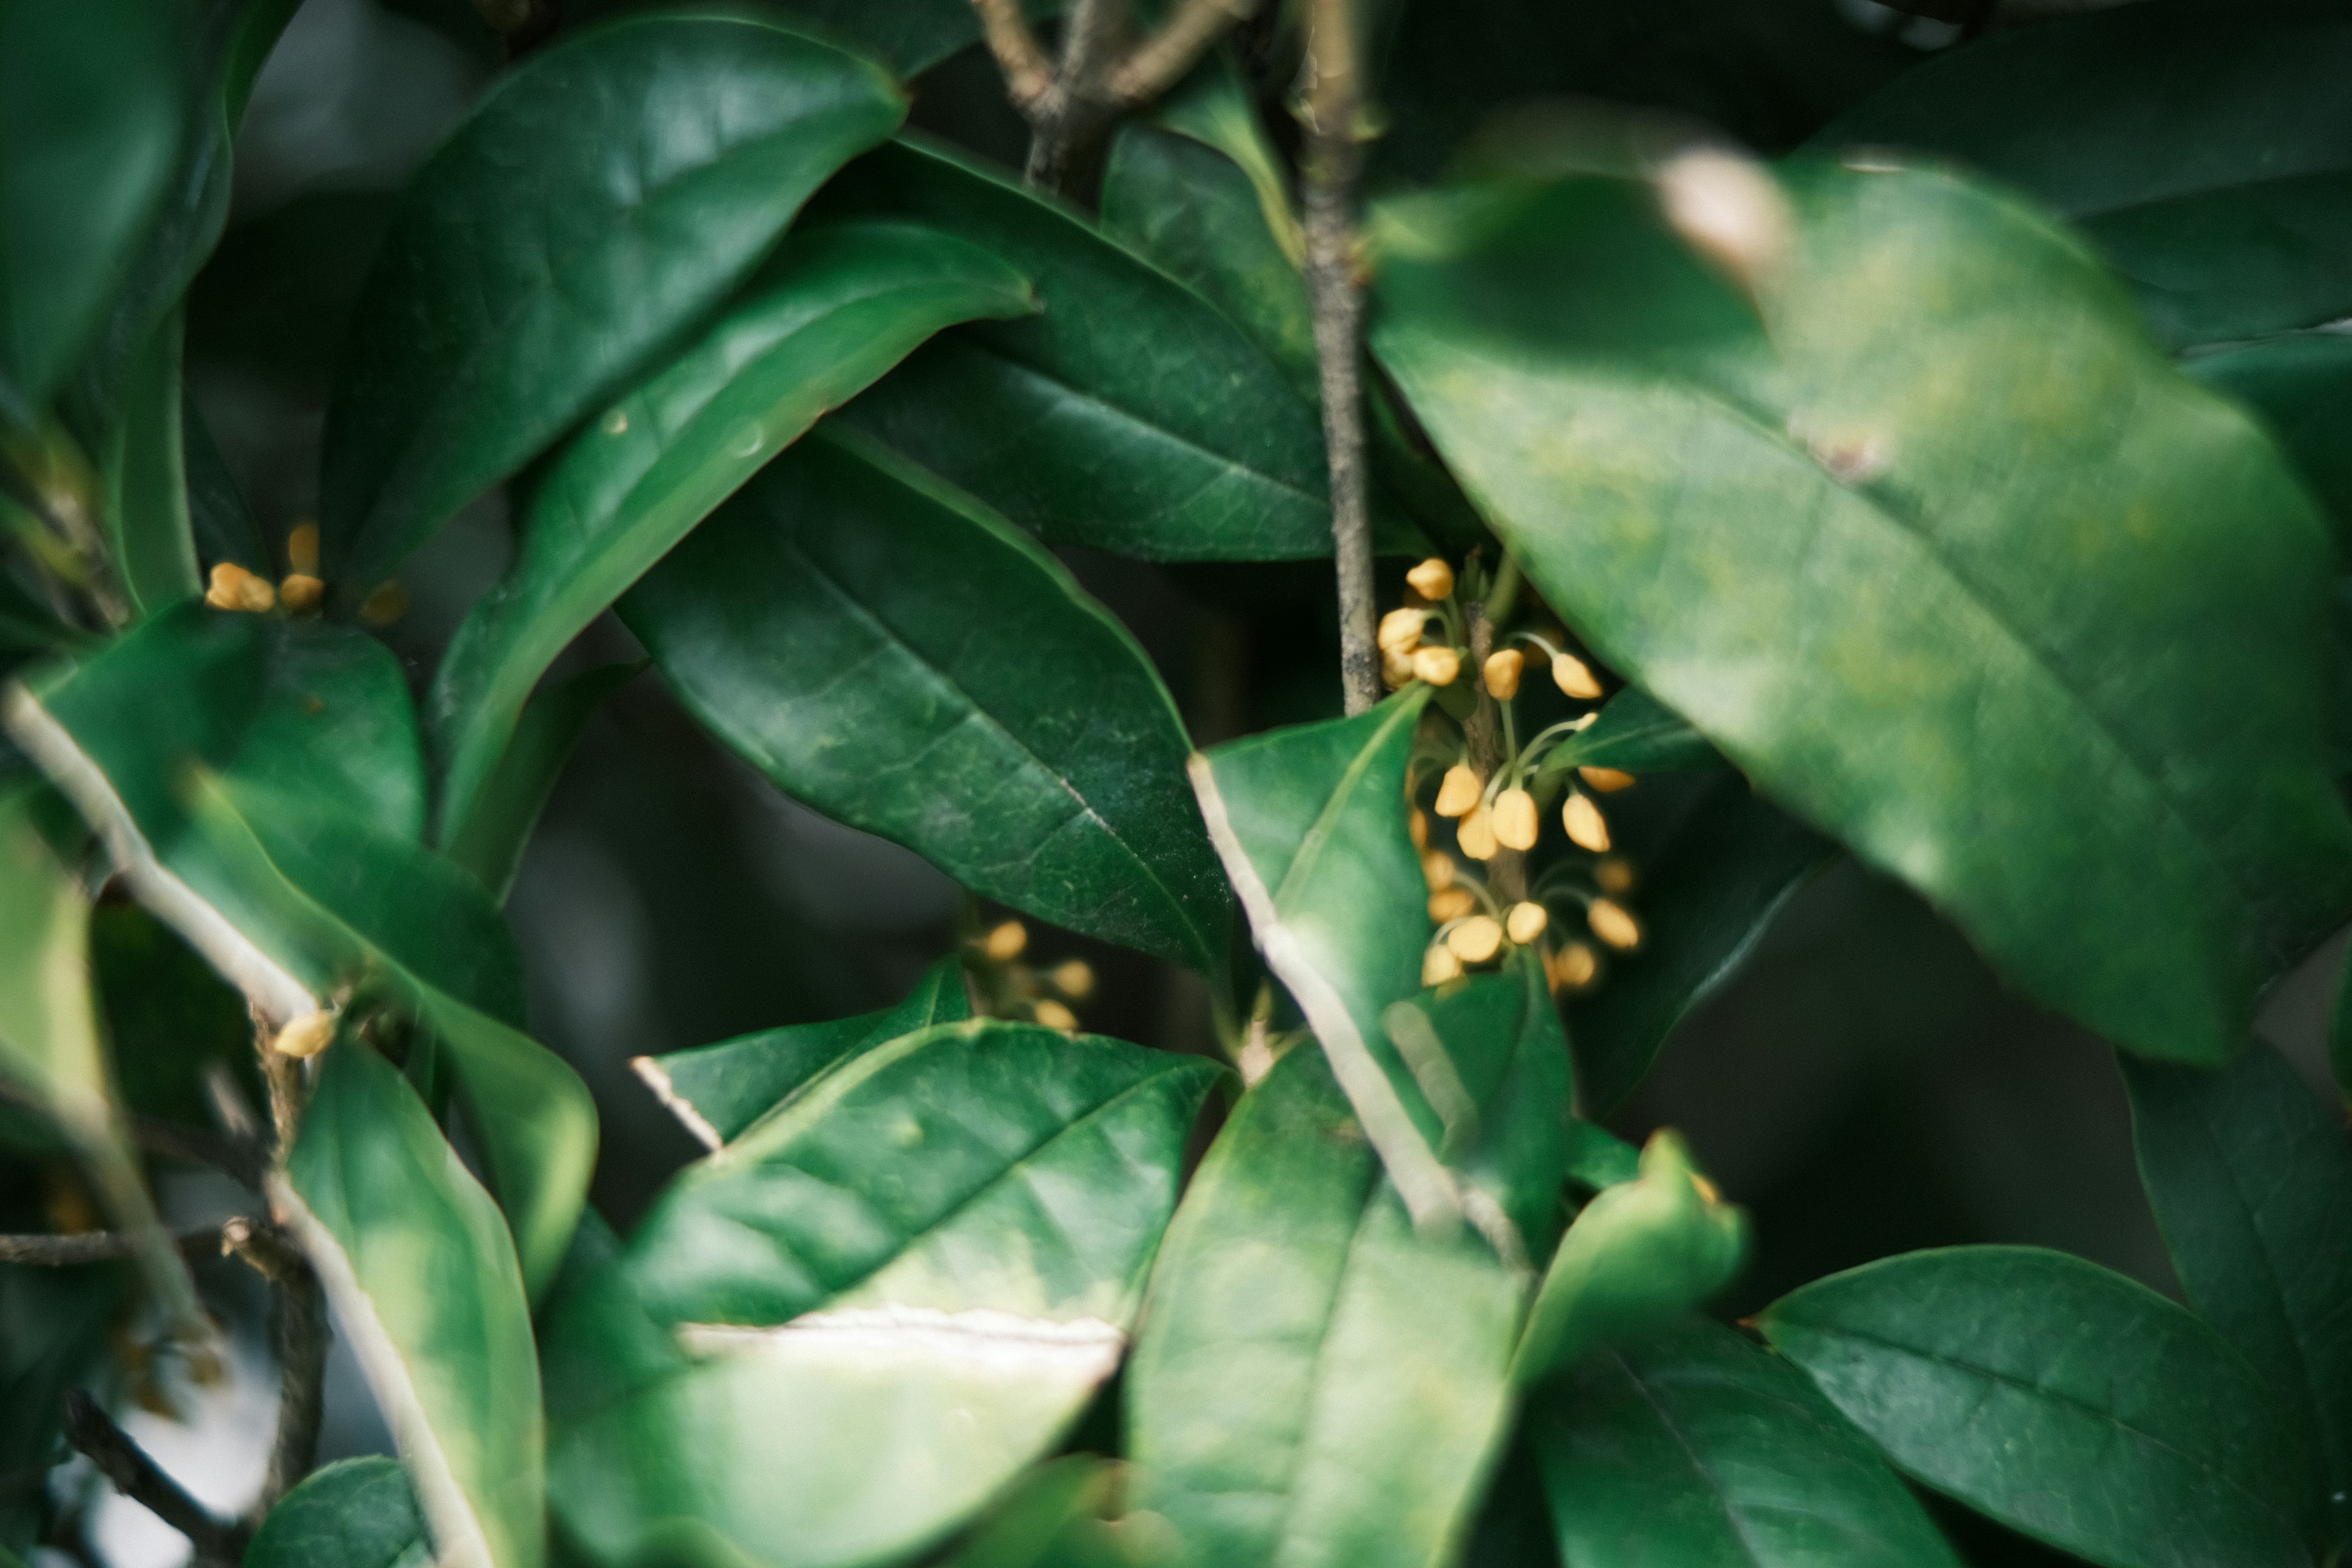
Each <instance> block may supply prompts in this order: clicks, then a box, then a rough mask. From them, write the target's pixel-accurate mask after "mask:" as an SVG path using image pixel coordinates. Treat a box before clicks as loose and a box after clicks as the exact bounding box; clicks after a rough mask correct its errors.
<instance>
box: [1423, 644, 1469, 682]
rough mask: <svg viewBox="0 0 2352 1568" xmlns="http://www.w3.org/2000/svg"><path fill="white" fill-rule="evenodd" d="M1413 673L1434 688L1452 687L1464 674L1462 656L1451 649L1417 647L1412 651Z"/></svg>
mask: <svg viewBox="0 0 2352 1568" xmlns="http://www.w3.org/2000/svg"><path fill="white" fill-rule="evenodd" d="M1412 672H1413V674H1414V675H1415V676H1417V677H1419V678H1420V679H1423V680H1426V681H1427V682H1429V683H1430V684H1431V685H1432V686H1451V685H1453V684H1454V678H1455V677H1457V676H1459V675H1460V674H1461V673H1462V655H1461V654H1460V653H1459V652H1457V651H1456V650H1454V649H1453V648H1450V647H1417V648H1415V649H1413V650H1412Z"/></svg>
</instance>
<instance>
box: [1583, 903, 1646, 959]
mask: <svg viewBox="0 0 2352 1568" xmlns="http://www.w3.org/2000/svg"><path fill="white" fill-rule="evenodd" d="M1584 920H1585V923H1586V924H1588V925H1590V926H1591V928H1592V934H1593V935H1595V936H1597V937H1599V938H1600V939H1601V941H1603V942H1607V943H1608V944H1609V945H1610V946H1612V947H1613V948H1616V949H1618V950H1619V951H1620V952H1632V951H1633V949H1635V948H1637V947H1639V946H1641V945H1642V922H1641V921H1637V920H1635V919H1634V918H1633V911H1631V910H1628V909H1626V908H1625V906H1624V905H1622V904H1620V903H1617V902H1615V901H1614V900H1609V899H1595V900H1592V907H1591V909H1589V910H1585V911H1584Z"/></svg>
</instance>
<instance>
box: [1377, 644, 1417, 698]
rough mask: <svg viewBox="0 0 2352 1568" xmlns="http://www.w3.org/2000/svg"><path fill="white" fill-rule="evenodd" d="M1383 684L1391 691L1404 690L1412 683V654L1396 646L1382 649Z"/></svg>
mask: <svg viewBox="0 0 2352 1568" xmlns="http://www.w3.org/2000/svg"><path fill="white" fill-rule="evenodd" d="M1381 685H1382V686H1385V687H1387V688H1388V689H1390V690H1391V691H1402V690H1403V689H1405V688H1406V687H1408V686H1411V685H1412V655H1411V654H1406V653H1399V652H1397V651H1396V650H1395V649H1394V648H1385V647H1384V648H1382V649H1381Z"/></svg>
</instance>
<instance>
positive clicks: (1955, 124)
mask: <svg viewBox="0 0 2352 1568" xmlns="http://www.w3.org/2000/svg"><path fill="white" fill-rule="evenodd" d="M2347 70H2352V21H2347V18H2346V16H2345V15H2344V13H2343V10H2342V8H2341V7H2339V6H2336V5H2326V4H2298V3H2295V0H2287V3H2284V4H2267V5H2255V6H2250V7H2243V8H2240V7H2217V6H2213V5H2206V4H2202V3H2200V0H2158V3H2157V4H2153V5H2135V6H2131V7H2128V8H2122V9H2116V10H2114V11H2105V12H2101V13H2098V14H2095V15H2089V16H2066V17H2061V18H2058V19H2056V20H2053V22H2052V23H2051V24H2050V25H2049V26H2034V27H2021V28H2017V29H2014V30H2007V29H2004V30H2001V31H1999V32H1996V33H1995V34H1993V35H1992V36H1991V37H1987V38H1985V39H1983V40H1981V41H1979V42H1978V43H1975V44H1972V45H1970V46H1969V47H1966V48H1964V49H1956V50H1954V51H1952V52H1951V53H1950V54H1948V55H1947V56H1945V57H1943V58H1939V59H1937V60H1934V61H1932V62H1930V63H1929V64H1927V65H1925V66H1923V67H1921V68H1919V69H1918V70H1916V71H1914V72H1912V73H1910V74H1908V75H1906V76H1905V77H1904V78H1902V79H1900V80H1899V81H1896V82H1895V83H1893V84H1891V85H1890V86H1888V87H1887V88H1886V89H1885V91H1883V92H1882V93H1880V94H1879V95H1878V96H1877V97H1875V98H1874V99H1872V100H1870V101H1869V102H1867V103H1864V104H1863V105H1862V106H1861V107H1859V108H1858V109H1856V110H1854V111H1853V113H1851V114H1849V115H1846V116H1845V117H1843V119H1840V120H1839V121H1836V122H1834V123H1833V124H1832V125H1831V126H1830V127H1829V128H1828V129H1827V130H1825V131H1823V132H1822V134H1821V136H1820V137H1819V138H1818V142H1819V144H1821V145H1822V146H1825V147H1853V146H1860V145H1867V146H1873V147H1886V146H1896V147H1917V148H1923V149H1927V150H1929V151H1933V152H1937V153H1948V154H1950V155H1952V156H1955V157H1958V158H1960V159H1963V160H1965V161H1966V162H1968V163H1970V164H1972V165H1974V166H1975V167H1977V168H1979V169H1981V170H1983V171H1984V172H1985V173H1987V174H1991V175H1993V176H1994V177H1996V178H1998V179H2000V180H2001V181H2002V182H2004V183H2005V184H2010V185H2013V186H2015V187H2017V188H2019V189H2021V190H2022V191H2024V192H2026V193H2027V194H2028V195H2032V196H2034V197H2035V198H2037V199H2038V200H2040V201H2042V202H2044V203H2046V204H2047V205H2050V206H2052V207H2054V208H2056V209H2057V210H2058V211H2059V212H2060V213H2062V214H2063V215H2064V216H2067V217H2069V218H2072V219H2074V221H2075V222H2076V223H2078V224H2080V225H2082V226H2083V227H2084V230H2085V231H2086V232H2087V233H2088V234H2089V235H2090V237H2091V239H2092V241H2093V242H2094V243H2095V245H2097V247H2099V248H2100V249H2101V250H2102V251H2104V252H2105V254H2106V255H2107V256H2108V257H2110V258H2112V259H2113V260H2114V262H2115V264H2116V271H2117V272H2118V273H2119V274H2121V276H2122V278H2123V279H2124V281H2125V282H2126V284H2127V285H2128V286H2129V287H2130V289H2132V292H2133V293H2134V295H2135V296H2136V297H2137V299H2138V300H2139V303H2140V307H2141V309H2142V310H2143V311H2144V312H2145V313H2146V315H2147V320H2148V322H2149V324H2150V326H2152V327H2153V328H2154V329H2155V331H2156V335H2157V336H2158V338H2159V339H2161V340H2163V341H2164V342H2166V343H2168V344H2170V345H2172V346H2175V347H2183V346H2187V345H2189V344H2193V343H2210V342H2233V341H2236V340H2240V339H2245V338H2252V337H2259V336H2263V335H2264V334H2267V333H2271V332H2276V331H2285V330H2288V329H2292V328H2297V327H2313V326H2317V325H2319V324H2321V323H2322V322H2326V321H2339V320H2341V319H2343V318H2344V317H2346V316H2352V275H2347V273H2346V271H2345V268H2344V265H2343V257H2344V252H2345V247H2347V245H2352V121H2347V118H2346V117H2345V115H2344V113H2343V83H2344V78H2345V73H2346V72H2347Z"/></svg>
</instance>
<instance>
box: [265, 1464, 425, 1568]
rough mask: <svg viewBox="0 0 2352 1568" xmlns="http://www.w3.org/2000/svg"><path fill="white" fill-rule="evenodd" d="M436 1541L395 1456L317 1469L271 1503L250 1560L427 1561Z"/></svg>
mask: <svg viewBox="0 0 2352 1568" xmlns="http://www.w3.org/2000/svg"><path fill="white" fill-rule="evenodd" d="M432 1561H433V1548H432V1545H431V1544H430V1543H429V1542H427V1541H426V1540H425V1516H424V1515H423V1514H421V1513H419V1512H418V1511H417V1508H416V1494H415V1491H413V1490H412V1489H410V1487H409V1485H408V1477H407V1475H406V1474H405V1473H404V1471H403V1470H402V1469H401V1468H400V1466H399V1464H398V1463H397V1462H396V1461H394V1460H392V1459H386V1458H365V1459H345V1460H343V1461H342V1462H341V1464H336V1465H329V1466H328V1467H326V1468H324V1469H321V1470H316V1471H313V1472H312V1473H311V1474H310V1477H309V1478H308V1479H305V1480H304V1481H303V1482H302V1484H301V1485H300V1486H298V1487H296V1488H295V1489H293V1490H292V1491H290V1492H288V1493H287V1494H286V1496H285V1497H284V1498H283V1499H282V1500H280V1501H279V1502H278V1506H277V1507H275V1508H273V1509H271V1510H269V1514H268V1518H266V1519H264V1520H263V1521H261V1528H260V1529H259V1530H257V1531H255V1532H254V1536H253V1544H252V1545H250V1546H248V1547H247V1548H246V1551H245V1564H244V1568H426V1565H427V1564H429V1563H431V1562H432Z"/></svg>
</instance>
